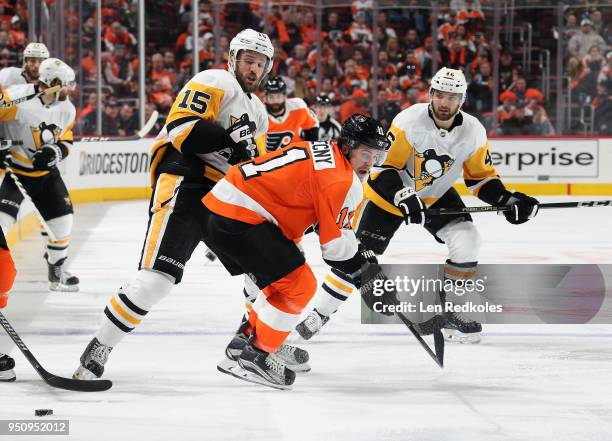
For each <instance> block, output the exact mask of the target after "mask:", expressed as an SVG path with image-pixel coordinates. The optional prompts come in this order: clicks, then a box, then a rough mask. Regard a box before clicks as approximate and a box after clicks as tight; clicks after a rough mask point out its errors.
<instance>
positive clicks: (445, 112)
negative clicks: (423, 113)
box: [431, 102, 459, 121]
mask: <svg viewBox="0 0 612 441" xmlns="http://www.w3.org/2000/svg"><path fill="white" fill-rule="evenodd" d="M431 109H432V110H433V114H434V116H435V117H436V119H438V120H440V121H448V120H450V119H451V118H453V117H454V116H455V115H456V114H457V112H458V111H459V105H457V107H456V108H455V109H452V108H450V107H444V108H441V107H438V108H436V106H435V104H434V103H433V102H432V103H431Z"/></svg>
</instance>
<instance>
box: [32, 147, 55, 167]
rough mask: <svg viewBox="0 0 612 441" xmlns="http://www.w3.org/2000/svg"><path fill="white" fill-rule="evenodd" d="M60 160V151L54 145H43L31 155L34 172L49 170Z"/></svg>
mask: <svg viewBox="0 0 612 441" xmlns="http://www.w3.org/2000/svg"><path fill="white" fill-rule="evenodd" d="M61 160H62V151H61V150H60V148H59V147H58V146H56V145H55V144H43V145H42V147H41V148H40V149H38V150H36V151H35V152H34V154H33V155H32V165H33V166H34V169H35V170H51V169H52V168H53V167H55V166H56V165H57V164H58V163H59V162H60V161H61Z"/></svg>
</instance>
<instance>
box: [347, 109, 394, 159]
mask: <svg viewBox="0 0 612 441" xmlns="http://www.w3.org/2000/svg"><path fill="white" fill-rule="evenodd" d="M339 144H340V147H341V148H342V152H343V153H344V154H345V155H346V156H348V154H349V152H350V150H353V149H356V148H358V147H359V146H360V145H361V144H364V145H366V146H368V147H370V148H372V149H375V150H381V151H383V152H387V151H388V150H389V148H390V147H391V141H389V139H388V138H387V134H386V133H385V129H384V128H383V126H382V125H381V124H380V123H379V122H378V121H376V120H375V119H374V118H370V117H369V116H365V115H362V114H360V113H355V114H354V115H351V116H350V117H349V119H347V120H346V121H345V122H344V124H342V129H341V130H340V143H339Z"/></svg>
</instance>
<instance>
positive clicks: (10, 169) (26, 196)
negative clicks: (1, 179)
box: [4, 154, 57, 242]
mask: <svg viewBox="0 0 612 441" xmlns="http://www.w3.org/2000/svg"><path fill="white" fill-rule="evenodd" d="M10 157H11V155H10V154H9V155H7V157H6V160H5V161H4V166H5V167H6V171H7V172H8V173H9V175H11V178H12V179H13V182H15V185H16V186H17V189H18V190H19V193H21V195H22V196H23V198H24V199H26V200H28V201H29V202H30V204H32V208H33V209H34V215H35V216H36V218H37V219H38V222H40V225H41V226H42V229H43V230H45V233H47V236H48V237H49V239H50V240H51V241H53V242H55V241H56V240H57V238H56V237H55V234H53V231H51V228H49V225H47V222H46V221H45V219H44V218H43V217H42V214H40V211H38V208H36V205H35V204H34V201H32V198H31V197H30V195H29V194H28V192H27V191H26V189H25V188H24V187H23V184H22V183H21V181H20V180H19V178H18V177H17V175H16V174H15V172H14V171H13V167H11V162H10Z"/></svg>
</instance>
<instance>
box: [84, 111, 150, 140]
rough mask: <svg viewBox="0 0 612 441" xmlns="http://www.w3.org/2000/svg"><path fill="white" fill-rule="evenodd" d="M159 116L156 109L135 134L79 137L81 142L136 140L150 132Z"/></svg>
mask: <svg viewBox="0 0 612 441" xmlns="http://www.w3.org/2000/svg"><path fill="white" fill-rule="evenodd" d="M157 118H159V112H158V111H157V110H154V111H153V113H152V114H151V116H150V117H149V119H148V120H147V122H146V123H145V125H144V126H142V129H140V130H139V131H138V132H137V133H136V134H135V135H133V136H84V137H83V138H81V139H79V141H80V142H97V141H136V140H138V139H142V138H144V137H145V136H147V135H148V134H149V132H150V131H151V129H152V128H153V126H154V125H155V123H156V122H157Z"/></svg>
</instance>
